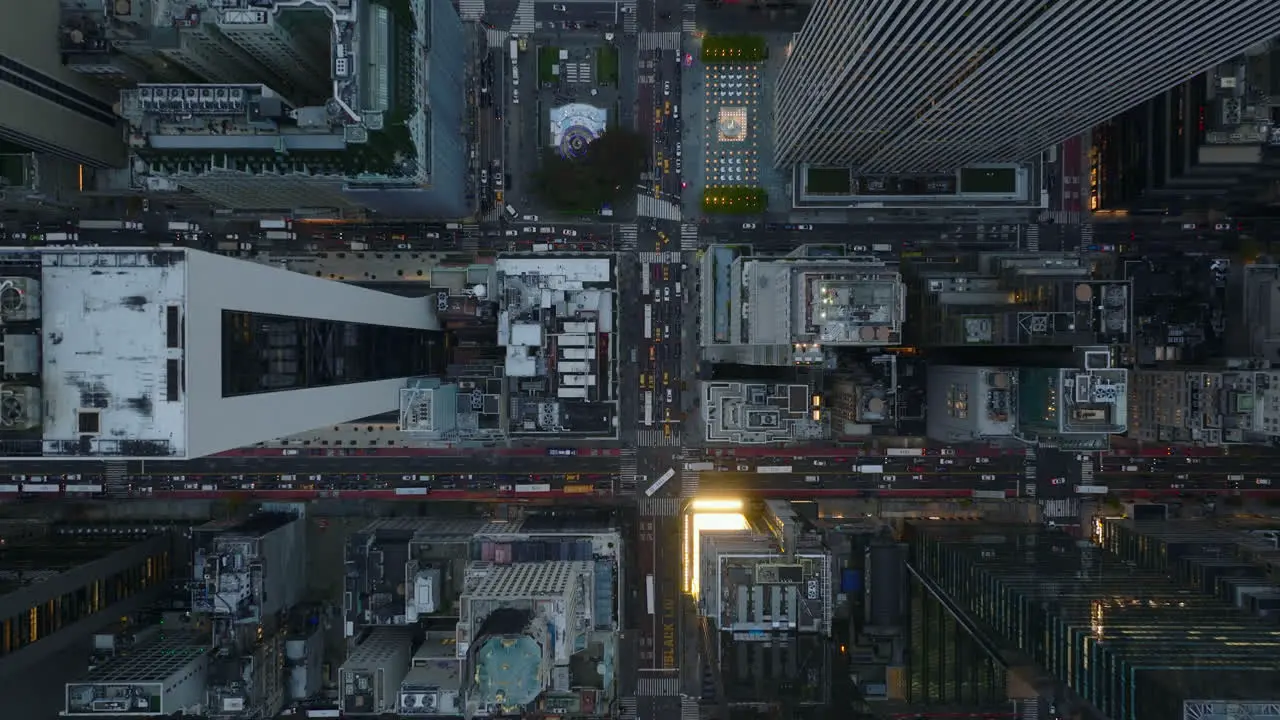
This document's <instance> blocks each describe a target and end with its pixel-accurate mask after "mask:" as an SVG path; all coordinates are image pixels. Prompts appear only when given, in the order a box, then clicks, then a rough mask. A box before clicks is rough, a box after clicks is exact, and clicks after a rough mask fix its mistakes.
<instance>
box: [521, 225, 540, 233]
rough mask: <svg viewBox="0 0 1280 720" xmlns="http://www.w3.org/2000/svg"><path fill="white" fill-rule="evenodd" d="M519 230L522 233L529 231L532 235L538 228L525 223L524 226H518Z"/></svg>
mask: <svg viewBox="0 0 1280 720" xmlns="http://www.w3.org/2000/svg"><path fill="white" fill-rule="evenodd" d="M520 232H522V233H529V234H530V235H532V234H534V233H536V232H538V228H536V227H533V226H532V225H526V226H524V227H522V228H520Z"/></svg>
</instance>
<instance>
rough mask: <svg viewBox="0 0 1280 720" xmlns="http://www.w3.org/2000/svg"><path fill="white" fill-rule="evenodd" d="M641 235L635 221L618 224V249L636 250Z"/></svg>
mask: <svg viewBox="0 0 1280 720" xmlns="http://www.w3.org/2000/svg"><path fill="white" fill-rule="evenodd" d="M639 237H640V228H637V227H636V226H635V224H634V223H632V224H629V225H619V226H618V249H619V250H635V249H636V247H637V246H638V243H637V240H638V239H639Z"/></svg>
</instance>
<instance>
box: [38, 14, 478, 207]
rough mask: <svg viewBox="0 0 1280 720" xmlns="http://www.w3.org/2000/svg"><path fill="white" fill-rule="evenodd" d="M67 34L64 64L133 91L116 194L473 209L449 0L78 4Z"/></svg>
mask: <svg viewBox="0 0 1280 720" xmlns="http://www.w3.org/2000/svg"><path fill="white" fill-rule="evenodd" d="M68 1H69V2H70V0H68ZM60 28H61V33H60V38H61V50H62V53H63V57H64V61H65V63H66V64H67V66H68V67H70V68H72V69H74V70H77V71H79V72H80V73H82V74H90V75H94V76H97V77H99V78H103V79H111V80H112V81H113V82H114V84H115V85H118V86H123V87H125V88H126V89H124V90H123V91H122V92H120V93H119V94H118V95H117V97H118V99H119V110H118V111H119V115H122V116H123V117H124V120H125V125H127V128H126V131H125V133H124V135H125V137H126V138H127V141H128V147H129V151H130V155H131V157H130V162H129V165H128V167H129V173H127V174H125V173H121V174H120V175H119V176H118V178H115V179H116V182H117V183H118V185H120V186H121V187H113V188H110V189H113V190H120V189H125V188H126V187H127V189H129V190H132V191H135V192H137V191H147V192H152V193H158V192H175V193H177V192H188V193H193V194H196V195H199V196H201V197H202V198H204V199H205V200H207V201H209V202H212V203H214V204H217V205H221V206H223V207H227V208H231V209H237V210H250V211H270V212H288V213H306V214H319V213H325V214H328V213H350V214H359V213H362V212H366V211H372V212H377V213H382V214H385V215H390V216H393V217H406V216H423V215H433V216H438V217H462V216H464V215H467V214H469V206H468V204H467V201H466V197H465V183H463V182H461V181H460V179H461V178H462V177H463V176H464V175H465V174H466V171H467V167H468V160H467V155H466V150H467V141H466V138H465V137H463V135H462V128H463V127H464V126H465V124H466V121H465V117H464V113H465V110H466V99H465V92H466V90H465V88H466V62H467V52H466V47H465V44H466V35H465V32H464V29H463V26H462V23H461V21H460V20H459V19H458V14H457V11H455V10H454V8H453V6H452V5H451V4H450V3H449V2H448V1H447V0H404V1H403V2H390V1H389V0H386V1H381V2H379V1H375V2H367V3H366V2H357V1H356V0H317V1H316V2H307V3H298V2H273V1H272V0H218V1H217V2H199V3H186V4H172V5H165V4H161V5H160V6H156V7H153V6H152V5H151V4H149V3H138V2H134V3H128V2H125V3H111V4H108V5H107V6H102V5H96V6H92V7H88V8H86V7H82V6H81V4H78V3H77V4H73V5H71V6H69V7H68V8H66V9H65V11H64V13H63V17H62V19H61V25H60ZM107 109H108V111H109V112H110V119H111V121H112V122H113V124H114V123H115V122H116V120H117V116H116V113H115V112H113V111H112V108H111V107H110V106H108V108H107ZM116 137H117V138H119V137H121V134H120V132H119V130H117V135H116Z"/></svg>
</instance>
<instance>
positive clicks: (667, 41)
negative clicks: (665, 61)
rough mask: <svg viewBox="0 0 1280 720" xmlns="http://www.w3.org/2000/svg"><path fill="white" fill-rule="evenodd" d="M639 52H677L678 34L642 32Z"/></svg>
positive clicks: (678, 46) (678, 47) (678, 44)
mask: <svg viewBox="0 0 1280 720" xmlns="http://www.w3.org/2000/svg"><path fill="white" fill-rule="evenodd" d="M640 49H641V50H679V49H680V33H678V32H656V33H655V32H644V33H640Z"/></svg>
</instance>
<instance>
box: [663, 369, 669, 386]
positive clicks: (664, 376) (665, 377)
mask: <svg viewBox="0 0 1280 720" xmlns="http://www.w3.org/2000/svg"><path fill="white" fill-rule="evenodd" d="M669 382H671V376H670V375H668V374H667V373H666V372H665V371H664V372H663V373H662V384H663V385H666V384H667V383H669Z"/></svg>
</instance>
